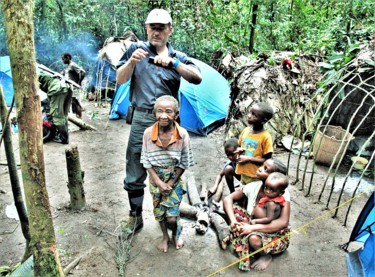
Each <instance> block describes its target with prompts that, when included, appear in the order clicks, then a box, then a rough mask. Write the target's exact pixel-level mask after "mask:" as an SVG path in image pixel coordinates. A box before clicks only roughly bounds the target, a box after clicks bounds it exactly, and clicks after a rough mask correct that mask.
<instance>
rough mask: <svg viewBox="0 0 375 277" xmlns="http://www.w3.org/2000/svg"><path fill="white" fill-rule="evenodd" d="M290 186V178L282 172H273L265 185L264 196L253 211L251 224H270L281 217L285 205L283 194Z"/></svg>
mask: <svg viewBox="0 0 375 277" xmlns="http://www.w3.org/2000/svg"><path fill="white" fill-rule="evenodd" d="M288 184H289V180H288V177H287V176H285V175H284V174H282V173H280V172H273V173H271V174H270V175H269V176H268V178H267V179H266V182H265V184H264V190H263V192H264V195H263V197H262V198H261V199H260V200H259V202H258V205H257V206H256V207H255V208H254V210H253V214H252V217H253V219H252V220H251V221H250V224H268V223H270V222H271V221H272V220H274V219H276V218H278V217H279V216H280V211H281V206H284V205H285V198H284V196H283V194H284V192H285V189H286V188H287V187H288Z"/></svg>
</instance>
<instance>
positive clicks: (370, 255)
mask: <svg viewBox="0 0 375 277" xmlns="http://www.w3.org/2000/svg"><path fill="white" fill-rule="evenodd" d="M352 241H357V242H361V243H364V245H363V247H362V248H360V249H358V250H357V251H353V252H349V253H347V255H346V264H347V269H348V276H349V277H354V276H356V277H362V276H363V277H373V276H375V197H374V192H373V193H372V195H371V197H370V198H369V200H368V201H367V203H366V205H365V206H364V207H363V209H362V211H361V213H360V215H359V216H358V219H357V222H356V224H355V226H354V228H353V231H352V234H351V235H350V239H349V243H350V242H352ZM349 243H348V244H349ZM348 244H347V245H346V248H347V246H348Z"/></svg>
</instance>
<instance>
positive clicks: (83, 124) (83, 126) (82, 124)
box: [68, 114, 96, 131]
mask: <svg viewBox="0 0 375 277" xmlns="http://www.w3.org/2000/svg"><path fill="white" fill-rule="evenodd" d="M68 120H69V121H70V122H72V123H74V124H75V125H77V126H78V127H80V128H81V129H84V130H94V131H96V128H95V127H93V126H91V125H90V124H87V123H86V122H84V121H83V120H81V119H79V118H77V117H76V116H75V115H73V114H68Z"/></svg>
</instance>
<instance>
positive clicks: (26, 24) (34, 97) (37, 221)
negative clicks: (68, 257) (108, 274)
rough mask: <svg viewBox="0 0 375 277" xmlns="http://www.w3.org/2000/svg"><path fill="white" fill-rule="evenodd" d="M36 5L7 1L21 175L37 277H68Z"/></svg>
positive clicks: (4, 2)
mask: <svg viewBox="0 0 375 277" xmlns="http://www.w3.org/2000/svg"><path fill="white" fill-rule="evenodd" d="M33 8H34V2H33V1H31V0H23V1H19V0H3V9H4V19H5V30H6V37H7V46H8V50H9V54H10V60H11V69H12V76H13V85H14V95H15V100H16V108H17V115H18V124H19V133H18V136H19V148H20V160H21V172H22V179H23V185H24V191H25V197H26V206H27V210H28V213H29V222H30V225H29V226H30V236H31V241H30V248H31V251H32V253H33V255H34V272H35V276H64V273H63V271H62V268H61V265H60V261H59V258H58V253H57V248H56V239H55V233H54V229H53V222H52V215H51V209H50V205H49V200H48V193H47V188H46V181H45V180H46V179H45V167H44V155H43V141H42V120H41V111H40V99H39V96H38V93H37V91H38V87H37V75H36V61H35V48H34V25H33Z"/></svg>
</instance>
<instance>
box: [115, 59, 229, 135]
mask: <svg viewBox="0 0 375 277" xmlns="http://www.w3.org/2000/svg"><path fill="white" fill-rule="evenodd" d="M192 60H193V62H194V63H195V64H196V65H197V66H198V67H199V68H200V70H201V74H202V82H201V83H200V84H199V85H194V84H191V83H189V82H187V81H186V80H184V79H183V78H182V79H181V85H180V89H179V100H180V119H181V126H182V127H184V128H185V129H187V130H188V131H190V132H193V133H196V134H198V135H203V136H206V135H207V134H208V133H210V132H211V131H213V130H214V129H215V128H216V127H217V126H220V125H222V124H223V123H224V120H225V118H226V116H227V113H228V108H229V104H230V87H229V84H228V81H227V80H226V79H225V78H224V77H223V76H221V74H220V73H219V72H217V71H216V70H215V69H214V68H212V67H211V66H209V65H207V64H205V63H204V62H202V61H199V60H196V59H192ZM129 85H130V84H129V83H126V84H123V85H121V86H119V87H118V89H117V91H116V94H115V98H114V101H113V102H112V106H111V111H110V116H109V118H110V119H118V118H123V117H124V116H125V115H126V112H127V108H128V106H129V105H130V103H129ZM123 94H126V95H125V96H123Z"/></svg>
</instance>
